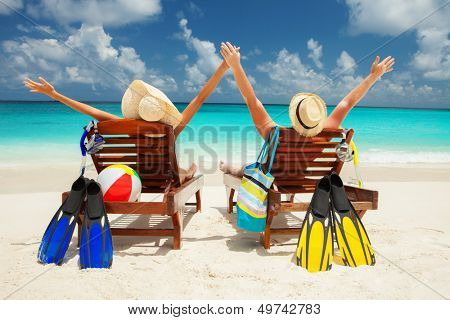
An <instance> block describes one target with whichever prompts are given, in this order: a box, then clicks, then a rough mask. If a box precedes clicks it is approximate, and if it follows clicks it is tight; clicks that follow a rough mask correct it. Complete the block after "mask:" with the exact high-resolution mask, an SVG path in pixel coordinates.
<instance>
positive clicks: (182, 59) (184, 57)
mask: <svg viewBox="0 0 450 320" xmlns="http://www.w3.org/2000/svg"><path fill="white" fill-rule="evenodd" d="M188 58H189V56H188V55H187V54H179V55H177V56H176V57H175V61H177V62H185V61H186V60H187V59H188Z"/></svg>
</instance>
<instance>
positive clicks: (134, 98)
mask: <svg viewBox="0 0 450 320" xmlns="http://www.w3.org/2000/svg"><path fill="white" fill-rule="evenodd" d="M122 114H123V116H124V118H127V119H143V120H146V121H151V122H153V121H155V122H156V121H159V122H162V123H166V124H169V125H171V126H173V127H176V126H177V125H178V124H179V123H180V121H181V118H182V115H181V113H180V112H179V111H178V109H177V108H176V107H175V105H174V104H173V103H172V101H170V100H169V98H167V96H166V95H165V94H164V93H163V92H162V91H160V90H158V89H156V88H155V87H153V86H151V85H149V84H148V83H145V82H144V81H142V80H134V81H133V82H132V83H131V84H130V85H129V87H128V89H127V90H126V91H125V93H124V95H123V97H122Z"/></svg>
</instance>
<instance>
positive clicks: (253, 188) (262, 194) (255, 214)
mask: <svg viewBox="0 0 450 320" xmlns="http://www.w3.org/2000/svg"><path fill="white" fill-rule="evenodd" d="M279 134H280V129H279V128H278V127H275V128H274V129H272V131H271V134H269V135H268V136H267V138H266V140H265V141H264V145H263V147H262V149H261V152H260V154H259V156H258V159H257V160H256V162H255V163H252V164H250V165H248V166H246V167H245V169H244V176H243V178H242V182H241V186H240V187H239V191H238V196H237V206H236V207H237V226H238V227H239V228H241V229H244V230H247V231H253V232H262V231H264V228H265V226H266V218H267V194H268V192H269V189H270V187H271V186H272V183H273V180H274V177H273V176H272V175H271V174H270V170H271V169H272V164H273V159H274V157H275V151H276V150H277V146H278V136H279ZM269 152H270V155H269ZM266 161H268V163H267V172H264V170H263V167H262V164H263V163H266Z"/></svg>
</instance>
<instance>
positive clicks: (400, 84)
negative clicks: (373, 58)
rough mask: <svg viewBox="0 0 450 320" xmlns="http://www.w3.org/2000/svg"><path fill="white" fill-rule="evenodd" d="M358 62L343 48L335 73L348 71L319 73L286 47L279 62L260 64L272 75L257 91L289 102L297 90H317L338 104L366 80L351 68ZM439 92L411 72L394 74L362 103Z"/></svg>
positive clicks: (423, 96)
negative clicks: (414, 80)
mask: <svg viewBox="0 0 450 320" xmlns="http://www.w3.org/2000/svg"><path fill="white" fill-rule="evenodd" d="M354 62H355V61H354V59H353V58H352V57H351V56H350V55H349V54H348V53H347V52H345V51H343V52H342V53H341V54H340V56H339V57H338V58H337V60H336V65H337V66H336V69H335V70H333V71H332V75H336V74H337V72H339V73H340V72H342V71H343V70H346V72H342V73H340V75H339V76H338V77H336V78H331V77H329V76H328V75H327V74H325V73H324V72H316V71H314V70H313V69H312V68H311V67H310V66H308V65H307V64H304V63H303V62H302V60H301V59H300V56H299V55H298V54H296V53H290V52H289V51H288V50H286V49H282V50H281V51H280V52H279V53H278V55H277V57H276V59H275V61H269V62H265V63H263V64H261V65H259V66H257V69H258V70H259V71H261V72H263V73H266V74H267V76H268V77H269V82H268V83H264V84H261V85H259V86H258V87H257V92H258V94H261V95H262V96H265V97H278V98H277V99H278V100H277V101H278V102H281V101H280V100H279V99H280V98H283V99H285V100H284V102H285V103H288V102H289V99H290V98H291V97H292V96H293V95H294V94H296V93H297V92H314V93H316V94H319V95H321V96H322V97H323V98H324V99H325V101H326V102H328V103H330V104H332V103H338V102H339V101H340V100H341V99H342V98H343V97H344V96H345V95H347V94H348V93H349V92H350V91H351V90H352V89H354V88H355V87H356V86H358V85H359V84H360V83H361V81H362V80H363V79H364V77H363V76H361V75H356V74H355V70H354V68H351V66H352V65H354ZM349 68H350V69H349ZM368 72H369V70H367V73H368ZM258 84H260V81H258ZM439 94H440V92H439V90H437V89H435V88H432V87H431V86H429V85H422V86H417V85H416V84H414V82H413V77H412V75H411V74H408V73H393V74H390V76H389V78H385V79H383V80H380V81H379V82H378V83H377V84H375V86H374V87H373V88H372V89H371V90H370V91H369V93H368V94H367V97H366V98H364V100H363V102H362V104H364V103H375V104H376V103H379V102H383V103H385V104H386V103H388V104H390V105H392V103H394V102H404V101H410V99H411V98H414V97H417V98H421V99H424V98H427V99H431V98H433V97H436V96H439Z"/></svg>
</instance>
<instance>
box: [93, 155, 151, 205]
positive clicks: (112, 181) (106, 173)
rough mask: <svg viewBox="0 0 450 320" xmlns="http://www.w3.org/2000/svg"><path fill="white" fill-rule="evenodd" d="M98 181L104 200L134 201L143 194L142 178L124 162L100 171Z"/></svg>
mask: <svg viewBox="0 0 450 320" xmlns="http://www.w3.org/2000/svg"><path fill="white" fill-rule="evenodd" d="M97 182H98V183H99V184H100V185H101V187H102V192H103V200H104V201H129V202H134V201H137V200H138V199H139V196H140V195H141V189H142V184H141V179H140V178H139V176H138V174H137V173H136V171H134V170H133V169H131V168H130V167H128V166H126V165H123V164H114V165H111V166H109V167H107V168H105V169H103V170H102V172H100V174H99V175H98V178H97Z"/></svg>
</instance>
